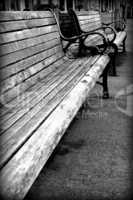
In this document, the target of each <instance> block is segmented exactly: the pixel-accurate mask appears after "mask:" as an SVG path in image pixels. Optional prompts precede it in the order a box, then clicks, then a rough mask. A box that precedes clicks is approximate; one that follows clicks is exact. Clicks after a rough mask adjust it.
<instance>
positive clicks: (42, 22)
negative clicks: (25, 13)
mask: <svg viewBox="0 0 133 200" xmlns="http://www.w3.org/2000/svg"><path fill="white" fill-rule="evenodd" d="M52 24H56V23H55V19H54V18H44V19H34V20H21V21H15V23H14V22H13V21H11V22H0V33H3V32H11V31H16V30H23V29H28V28H29V29H30V28H33V27H41V26H46V25H52Z"/></svg>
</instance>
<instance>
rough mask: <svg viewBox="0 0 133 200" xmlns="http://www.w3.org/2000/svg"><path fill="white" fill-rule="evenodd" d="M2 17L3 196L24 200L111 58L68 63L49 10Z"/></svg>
mask: <svg viewBox="0 0 133 200" xmlns="http://www.w3.org/2000/svg"><path fill="white" fill-rule="evenodd" d="M0 16H2V17H1V18H0V25H1V26H0V27H1V28H0V33H1V35H0V39H1V40H0V48H1V52H0V56H1V61H0V74H1V77H0V84H1V90H0V125H1V128H0V141H1V143H0V149H1V151H0V195H1V196H2V197H3V198H4V199H23V198H24V196H25V195H26V194H27V192H28V190H29V189H30V187H31V185H32V184H33V182H34V181H35V179H36V178H37V176H38V174H39V173H40V171H41V169H42V168H43V166H44V165H45V163H46V162H47V160H48V158H49V157H50V155H51V154H52V152H53V150H54V148H55V147H56V145H57V144H58V142H59V140H60V139H61V137H62V136H63V134H64V133H65V130H66V129H67V128H68V126H69V124H70V123H71V121H72V119H73V118H74V117H75V115H76V113H77V112H78V110H79V108H80V107H81V105H82V104H83V102H84V101H85V99H86V98H87V96H88V94H89V92H90V90H91V89H92V88H93V87H94V86H95V83H96V81H97V80H98V79H99V77H100V75H101V74H102V73H103V71H104V69H105V68H106V66H107V65H108V63H109V61H110V58H109V56H108V55H95V56H91V55H89V54H88V56H85V57H79V58H76V59H70V58H68V57H67V56H66V55H65V54H64V52H63V50H62V44H61V41H60V35H59V32H58V28H57V24H56V21H55V19H54V17H53V15H52V14H51V13H50V12H49V11H45V12H40V11H39V12H26V11H25V12H5V13H0Z"/></svg>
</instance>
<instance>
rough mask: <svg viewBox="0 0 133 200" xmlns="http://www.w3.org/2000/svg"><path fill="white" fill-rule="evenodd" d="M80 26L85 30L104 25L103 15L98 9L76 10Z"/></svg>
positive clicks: (92, 29)
mask: <svg viewBox="0 0 133 200" xmlns="http://www.w3.org/2000/svg"><path fill="white" fill-rule="evenodd" d="M76 15H77V17H78V22H79V26H80V27H81V29H82V30H83V31H94V30H95V29H97V28H100V27H101V26H102V20H101V15H100V13H99V12H98V11H82V12H76ZM75 21H77V20H76V19H75Z"/></svg>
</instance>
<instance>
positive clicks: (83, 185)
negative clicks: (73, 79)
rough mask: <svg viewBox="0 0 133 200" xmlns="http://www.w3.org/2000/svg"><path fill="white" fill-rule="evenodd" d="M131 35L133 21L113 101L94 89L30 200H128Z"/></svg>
mask: <svg viewBox="0 0 133 200" xmlns="http://www.w3.org/2000/svg"><path fill="white" fill-rule="evenodd" d="M132 34H133V21H131V20H129V21H128V38H127V53H125V54H124V55H121V54H120V55H119V59H118V60H117V72H118V76H117V77H110V78H109V82H110V84H109V86H110V95H111V98H110V99H109V100H101V99H100V98H99V97H98V96H99V86H96V88H95V91H93V93H92V94H91V96H90V97H89V98H88V100H87V102H86V104H85V105H84V106H83V108H82V109H81V110H80V112H79V113H78V115H77V117H76V118H75V119H74V121H73V122H72V124H71V126H70V127H69V129H68V131H67V133H66V134H65V136H64V137H63V139H62V140H61V142H60V144H59V145H58V147H57V149H56V151H55V153H54V154H53V155H52V156H51V158H50V160H49V162H48V163H47V165H46V166H45V167H44V168H43V170H42V171H41V173H40V175H39V177H38V179H37V180H36V182H35V183H34V184H33V187H32V188H31V190H30V191H29V193H28V195H27V197H26V198H25V199H26V200H32V199H33V200H37V199H38V200H93V199H96V200H97V199H98V200H102V199H105V200H108V199H111V200H115V199H116V200H119V199H129V197H130V188H131V156H132V152H131V146H132V144H131V143H132V135H131V124H132V119H133V117H132V116H133V115H132V110H133V109H132V110H131V103H132V102H131V96H130V95H128V94H127V92H128V91H129V92H130V89H131V83H132V79H133V73H132V70H131V68H132V60H133V59H132V58H133V41H132V40H131V39H132V38H131V36H132ZM120 92H121V93H120ZM122 93H123V95H121V94H122ZM127 105H128V106H127ZM126 107H127V109H126Z"/></svg>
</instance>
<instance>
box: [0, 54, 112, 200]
mask: <svg viewBox="0 0 133 200" xmlns="http://www.w3.org/2000/svg"><path fill="white" fill-rule="evenodd" d="M108 61H109V59H108V58H107V56H101V59H99V60H98V62H97V63H95V64H94V65H93V68H92V70H91V73H92V76H91V73H89V76H85V77H83V78H82V79H81V80H80V82H79V83H78V84H77V85H76V86H75V87H74V88H73V90H72V91H71V92H70V93H68V95H66V96H65V98H64V100H63V101H62V102H61V103H60V105H59V106H58V107H57V108H56V109H55V110H54V111H53V113H52V115H50V116H49V118H48V119H47V120H46V121H45V123H43V124H42V125H41V126H40V127H39V128H38V130H37V131H36V132H35V133H34V134H33V135H32V136H31V137H30V138H29V140H28V141H27V142H26V143H25V145H23V146H22V147H21V149H20V150H19V151H18V152H17V153H16V155H14V157H13V158H12V159H11V160H10V161H9V162H8V164H7V165H6V166H5V167H4V168H3V170H2V171H1V180H2V185H1V186H0V187H1V193H2V195H3V196H5V197H6V198H9V197H10V199H13V198H14V197H15V198H17V199H22V198H23V197H24V196H25V194H26V193H27V191H28V190H29V188H30V187H31V185H32V183H33V182H34V180H35V179H36V177H37V176H38V174H39V172H40V170H41V169H42V167H43V166H44V164H45V163H46V161H47V160H48V158H49V156H50V155H51V153H52V152H53V149H54V148H55V147H56V145H57V143H58V142H59V140H60V139H61V137H62V135H63V134H64V132H65V130H66V129H67V127H68V126H69V124H70V122H71V121H72V119H73V118H74V116H75V115H76V113H77V111H78V110H79V108H80V107H81V105H82V103H83V102H84V101H85V99H86V97H87V96H88V93H89V92H90V90H91V89H92V88H93V87H94V85H95V82H96V77H97V76H100V74H101V73H102V71H103V69H104V67H105V66H106V64H107V63H108ZM103 63H104V64H103ZM93 69H95V70H94V72H93ZM44 130H45V131H44ZM18 163H19V165H18ZM7 191H8V192H7Z"/></svg>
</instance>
